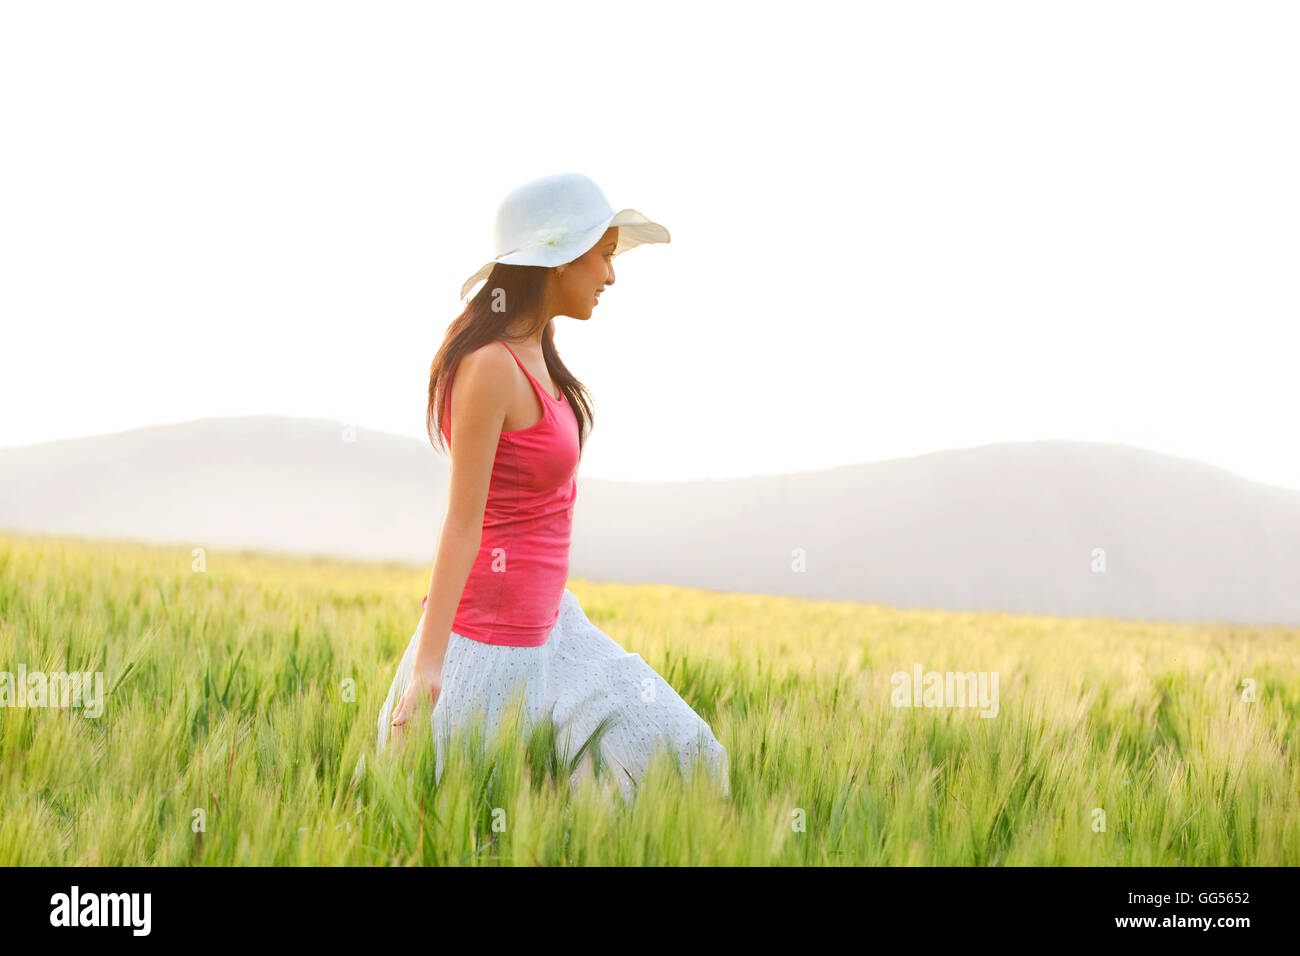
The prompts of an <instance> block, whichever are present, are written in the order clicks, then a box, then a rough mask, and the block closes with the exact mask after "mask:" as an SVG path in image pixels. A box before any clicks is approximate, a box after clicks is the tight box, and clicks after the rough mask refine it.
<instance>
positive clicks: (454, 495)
mask: <svg viewBox="0 0 1300 956" xmlns="http://www.w3.org/2000/svg"><path fill="white" fill-rule="evenodd" d="M514 369H515V361H514V359H513V358H512V357H511V355H510V353H509V352H507V351H506V350H505V349H503V348H491V347H488V348H481V349H478V350H476V351H474V352H471V353H470V354H469V355H466V356H465V357H464V358H462V359H461V360H460V363H459V364H458V366H457V368H456V378H455V388H454V389H452V393H451V401H450V405H449V407H448V409H447V414H448V415H449V416H450V417H451V436H452V438H451V442H450V452H451V474H450V480H449V483H448V488H447V515H446V517H445V518H444V520H443V524H442V533H441V535H440V537H439V541H438V553H437V555H436V556H435V558H434V564H433V573H432V575H431V576H430V579H429V593H428V598H427V600H426V603H425V609H424V625H423V627H422V628H421V629H420V639H419V644H418V646H417V648H416V652H415V664H414V668H413V671H412V675H411V678H412V679H411V683H410V685H409V686H408V688H407V692H406V693H405V694H403V696H402V700H401V702H400V703H399V705H398V707H397V709H396V711H395V712H394V714H393V724H394V726H395V728H400V727H401V726H402V725H403V724H405V723H406V721H407V720H408V719H409V718H410V715H411V713H412V711H413V709H414V707H415V705H416V704H417V703H423V702H424V701H425V700H428V701H430V702H434V701H436V699H437V694H438V692H439V691H440V690H441V681H442V664H443V660H444V658H445V657H446V653H447V642H448V640H450V637H451V628H452V623H453V621H454V619H455V617H456V609H457V608H458V607H459V606H460V599H461V595H462V593H463V592H464V590H465V582H466V581H467V580H469V573H470V570H471V569H472V568H473V567H474V561H475V559H476V558H477V557H478V552H479V547H480V546H481V544H482V541H483V513H484V510H485V509H486V507H487V497H488V487H489V485H490V484H491V481H492V468H493V465H494V464H495V462H496V452H497V443H498V442H499V441H500V438H501V429H502V427H503V425H504V424H505V417H506V411H507V409H508V408H509V406H510V400H511V394H512V392H513V387H512V386H513V382H514Z"/></svg>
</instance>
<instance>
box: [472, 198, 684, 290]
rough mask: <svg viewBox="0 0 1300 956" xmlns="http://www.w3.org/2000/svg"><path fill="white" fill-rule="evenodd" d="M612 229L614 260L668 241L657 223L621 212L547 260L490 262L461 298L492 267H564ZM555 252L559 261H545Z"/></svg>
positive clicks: (534, 254) (526, 254)
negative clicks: (615, 233) (615, 232)
mask: <svg viewBox="0 0 1300 956" xmlns="http://www.w3.org/2000/svg"><path fill="white" fill-rule="evenodd" d="M613 228H617V229H618V245H617V246H616V247H615V248H614V255H616V256H618V255H622V254H623V253H624V252H627V250H629V249H633V248H635V247H636V246H639V245H643V244H645V243H648V242H669V241H671V240H670V237H669V235H668V230H667V229H665V228H664V227H663V226H661V225H660V224H659V223H657V222H654V221H653V220H651V219H649V218H647V217H646V216H644V215H642V214H641V213H639V212H637V211H636V210H635V209H620V210H619V211H618V212H616V213H614V215H612V216H610V217H609V218H608V219H606V220H605V221H604V222H601V223H598V224H597V225H595V226H593V227H592V228H590V229H588V230H587V231H586V232H585V233H583V234H582V236H581V237H575V239H574V241H573V242H572V243H566V244H565V247H564V249H563V250H562V251H560V250H555V251H551V250H547V252H551V253H552V254H551V255H550V256H548V255H547V254H546V253H545V252H543V253H541V254H539V252H538V250H532V249H524V250H520V251H519V252H515V253H511V254H509V255H505V256H502V257H500V258H499V259H489V260H488V261H487V262H485V263H484V264H483V266H482V267H481V268H480V269H479V270H478V271H477V272H475V273H474V274H473V275H472V276H470V277H469V278H468V279H466V280H465V283H464V284H463V285H462V286H461V287H460V297H461V298H462V299H464V298H465V297H466V296H467V295H469V291H470V290H471V289H472V288H474V286H475V285H476V284H478V283H479V282H482V281H483V280H484V279H486V278H487V277H488V276H489V275H490V274H491V273H492V267H493V266H495V265H496V264H497V263H498V262H501V263H505V264H506V265H531V266H540V267H543V268H552V267H554V266H559V265H564V264H565V263H567V262H572V261H573V260H574V259H577V258H578V257H579V256H581V255H585V254H586V253H587V252H588V251H589V250H590V249H591V247H592V246H594V245H595V244H596V243H597V242H599V241H600V237H601V236H603V235H604V234H605V233H606V232H607V231H609V230H610V229H613ZM556 252H558V253H559V256H558V261H547V260H548V259H549V258H554V257H555V253H556ZM525 260H526V261H525Z"/></svg>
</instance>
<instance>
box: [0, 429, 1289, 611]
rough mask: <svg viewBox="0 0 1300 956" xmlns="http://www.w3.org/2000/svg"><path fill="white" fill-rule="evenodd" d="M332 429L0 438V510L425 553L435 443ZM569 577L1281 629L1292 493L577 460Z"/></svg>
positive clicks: (225, 539) (929, 462) (1023, 449)
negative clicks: (675, 475) (634, 470)
mask: <svg viewBox="0 0 1300 956" xmlns="http://www.w3.org/2000/svg"><path fill="white" fill-rule="evenodd" d="M347 437H348V436H347V434H346V433H345V431H344V426H343V425H342V424H340V423H338V422H334V421H326V420H316V419H296V418H282V417H276V416H252V417H246V418H219V419H201V420H198V421H192V422H185V423H181V424H175V425H158V426H152V427H149V428H140V429H135V430H132V431H127V432H121V433H117V434H111V435H100V436H95V437H91V438H77V439H69V440H64V441H56V442H48V443H45V444H40V445H29V446H25V447H19V448H8V449H0V528H5V529H11V530H17V531H31V532H43V533H53V534H68V535H77V536H85V537H114V538H134V539H141V540H152V541H166V542H176V543H183V544H190V545H193V546H206V547H247V548H256V549H265V550H270V551H280V552H289V553H313V554H322V555H336V556H343V557H353V558H363V559H372V560H373V559H385V560H399V561H412V562H418V563H422V564H430V563H431V562H432V560H433V555H434V553H435V551H436V548H437V536H438V531H439V528H440V526H441V519H442V513H443V510H444V508H445V505H446V496H447V469H446V459H445V458H444V457H443V456H441V455H440V454H438V453H437V452H435V451H434V450H433V449H432V448H431V447H430V446H429V445H428V444H427V443H424V442H420V441H418V440H415V439H411V438H405V437H400V436H396V435H389V434H386V433H383V432H377V431H373V430H371V429H365V428H359V429H357V430H356V432H355V435H354V436H352V437H353V438H354V440H351V441H349V440H345V439H346V438H347ZM1095 549H1103V550H1104V561H1105V571H1104V573H1098V572H1096V571H1094V570H1093V567H1094V562H1095V557H1094V551H1095ZM798 567H802V568H803V570H796V568H798ZM571 574H572V575H573V576H574V577H583V578H588V579H591V580H612V581H626V582H657V583H663V584H678V585H686V586H690V587H698V588H708V589H714V590H726V591H744V592H752V593H766V594H791V595H800V596H805V597H817V598H834V599H841V600H853V601H866V602H873V603H881V604H889V605H894V606H900V607H921V608H948V609H953V610H985V609H996V610H1004V611H1009V612H1026V613H1036V614H1054V615H1063V616H1082V617H1090V616H1108V617H1121V618H1140V619H1163V620H1174V621H1177V620H1182V621H1193V620H1201V621H1224V622H1229V623H1236V624H1256V625H1262V624H1293V625H1295V624H1300V491H1291V490H1288V489H1283V488H1276V487H1272V486H1268V485H1262V484H1258V483H1256V482H1252V481H1248V480H1246V479H1244V478H1241V477H1239V476H1237V475H1234V474H1231V473H1230V472H1227V471H1223V470H1222V469H1219V468H1215V467H1212V466H1209V465H1206V464H1203V463H1200V462H1196V461H1191V460H1188V459H1183V458H1176V457H1172V456H1169V455H1163V454H1157V453H1155V452H1151V451H1146V450H1143V449H1140V448H1134V447H1130V446H1125V445H1111V444H1098V443H1089V442H1069V441H1040V442H1023V443H1011V444H995V445H984V446H980V447H977V448H966V449H959V450H954V451H940V452H934V453H932V454H927V455H920V456H917V457H914V458H905V459H899V460H895V461H885V462H878V463H873V464H862V465H847V466H844V467H840V468H833V469H829V470H825V471H813V472H799V473H795V474H788V475H779V476H771V477H758V478H746V479H736V480H724V481H685V482H620V481H602V480H598V479H584V478H582V477H579V479H578V506H577V510H576V512H575V517H574V537H573V550H572V565H571Z"/></svg>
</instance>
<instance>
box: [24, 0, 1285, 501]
mask: <svg viewBox="0 0 1300 956" xmlns="http://www.w3.org/2000/svg"><path fill="white" fill-rule="evenodd" d="M1297 40H1300V10H1298V9H1296V8H1294V7H1291V6H1288V5H1286V4H1282V3H1259V4H1251V5H1248V6H1240V5H1237V6H1234V5H1231V4H1228V3H1226V2H1225V3H1191V4H1189V3H1164V2H1161V3H1156V2H1151V3H1137V4H1133V3H1116V2H1098V3H1094V4H1089V5H1086V6H1077V7H1075V6H1069V7H1067V6H1064V5H1047V4H1036V3H1030V2H1015V3H1011V2H997V3H985V4H979V5H969V4H966V5H963V4H959V3H916V4H907V5H901V6H895V5H879V4H866V5H848V4H830V3H817V2H814V3H809V4H803V5H801V6H800V7H799V8H798V10H797V15H794V14H793V12H792V11H791V9H790V8H788V7H786V8H777V7H771V8H764V7H762V6H758V7H755V6H753V5H747V6H745V7H743V8H742V7H734V8H733V7H724V6H722V5H699V4H683V3H671V2H669V3H664V4H662V5H659V6H657V7H656V9H655V13H654V15H653V16H649V15H647V13H646V10H645V8H624V7H611V6H610V5H608V4H596V3H564V4H559V5H550V6H546V7H539V6H538V5H536V4H524V3H517V2H510V3H501V4H495V5H493V6H492V7H491V8H489V9H486V10H478V9H473V8H469V7H464V8H446V7H441V6H435V5H422V4H415V3H393V4H384V5H382V6H375V5H369V4H362V3H359V2H357V3H329V4H320V3H316V4H308V3H297V2H281V3H270V4H267V3H249V2H244V0H232V2H228V3H225V4H222V5H220V6H219V7H200V6H196V5H181V4H168V3H160V2H150V3H144V2H123V3H117V4H112V5H96V4H93V3H61V4H39V3H11V4H6V5H4V6H3V8H0V128H3V129H4V130H5V133H6V139H7V147H8V148H6V149H5V150H0V329H2V331H0V342H2V343H3V348H2V349H0V402H2V403H3V406H4V408H5V409H6V411H7V413H8V414H6V415H4V416H3V417H0V446H5V447H9V446H18V445H27V444H33V443H38V442H46V441H53V440H57V439H61V438H72V437H81V436H88V435H95V434H103V433H108V432H118V431H125V430H129V429H132V428H137V427H141V426H145V425H151V424H165V423H172V422H181V421H189V420H193V419H199V418H208V417H223V416H232V415H253V414H270V415H286V416H293V417H307V418H326V419H336V420H338V421H340V422H353V423H355V424H357V425H359V426H361V427H363V428H375V429H379V430H382V431H386V432H392V433H396V434H402V435H409V436H410V437H413V438H417V439H421V440H427V439H426V437H425V431H424V414H425V401H426V392H427V386H428V367H429V362H430V360H431V359H432V357H433V354H434V352H435V351H436V349H437V347H438V344H439V343H440V342H441V340H442V336H443V333H444V331H445V329H446V327H447V325H448V324H449V323H450V322H451V321H452V320H453V319H454V318H455V317H456V316H457V315H458V314H459V312H460V311H461V308H462V303H461V302H460V300H459V298H458V292H459V287H460V284H461V282H462V281H463V280H464V279H465V278H466V277H467V276H469V275H470V274H471V273H472V272H474V270H475V269H477V268H478V267H479V266H480V265H481V264H482V263H483V262H484V261H486V260H487V259H489V258H490V257H491V256H492V254H493V252H494V250H493V249H492V247H491V246H492V228H491V226H492V216H493V214H494V212H495V208H496V204H497V202H498V201H499V200H500V198H501V197H502V196H503V195H504V194H505V193H506V192H508V191H509V190H510V189H511V188H513V187H515V186H517V185H519V184H520V183H522V182H524V181H526V180H529V179H532V178H535V177H537V176H541V175H545V174H548V173H552V172H561V171H569V170H575V171H580V172H584V173H587V174H588V175H590V176H591V177H592V178H593V179H595V180H596V182H597V183H598V184H600V186H601V187H602V188H603V190H604V191H605V193H606V195H607V196H608V198H609V200H610V202H611V203H612V204H613V206H614V208H616V209H619V208H623V207H626V206H630V207H633V208H635V209H638V210H640V211H641V212H643V213H645V214H646V215H647V216H649V217H650V218H651V219H653V220H655V221H657V222H660V223H663V224H664V225H665V226H666V227H667V228H668V229H669V231H670V233H671V234H672V241H671V243H669V244H667V245H645V246H641V247H638V248H635V249H633V250H631V251H629V252H628V253H626V254H624V255H622V256H619V257H618V258H617V259H615V260H614V267H615V270H616V273H617V282H616V283H615V285H614V286H613V287H611V288H610V289H609V290H608V291H607V292H606V293H605V294H604V295H602V296H601V302H600V305H599V306H598V307H597V308H596V310H595V312H594V313H593V315H592V318H591V319H590V321H589V322H580V321H578V320H575V319H571V318H567V317H560V318H557V319H556V320H555V322H556V340H557V343H558V345H559V348H560V350H561V353H562V355H563V357H564V359H565V362H566V363H567V364H568V366H569V367H570V369H572V370H573V371H574V373H575V374H576V375H577V376H578V378H579V379H580V380H582V381H583V382H584V383H585V384H586V385H587V386H588V387H589V388H590V389H591V391H592V393H593V396H594V400H595V407H596V419H595V429H594V431H593V433H592V435H591V439H590V443H589V445H588V447H587V450H586V451H585V453H584V457H583V464H582V471H581V474H582V475H583V476H584V477H592V478H610V479H621V480H644V481H663V480H674V479H691V478H699V479H705V478H713V479H721V478H730V477H742V476H749V475H769V474H779V473H786V472H796V471H812V470H819V469H823V468H832V467H837V466H840V465H848V464H858V463H863V462H870V461H883V460H887V459H895V458H902V457H910V456H913V455H919V454H925V453H928V452H932V451H939V450H943V449H951V448H966V447H973V446H978V445H985V444H991V443H996V442H1018V441H1035V440H1043V439H1062V440H1077V441H1100V442H1113V443H1119V444H1127V445H1135V446H1138V447H1142V448H1148V449H1151V450H1153V451H1158V452H1163V453H1167V454H1173V455H1178V456H1180V457H1185V458H1192V459H1196V460H1199V461H1204V462H1206V463H1209V464H1212V465H1216V466H1218V467H1221V468H1225V469H1227V470H1229V471H1232V472H1234V473H1236V474H1239V475H1241V476H1243V477H1246V478H1250V479H1253V480H1256V481H1261V482H1264V483H1266V484H1270V485H1277V486H1282V487H1288V488H1300V450H1298V449H1297V444H1296V441H1295V438H1294V435H1295V433H1296V424H1295V419H1296V411H1297V408H1300V400H1298V398H1297V389H1296V378H1297V376H1296V372H1295V365H1296V354H1297V347H1296V346H1297V344H1298V343H1297V335H1296V332H1295V326H1296V323H1297V320H1298V319H1300V283H1297V282H1296V281H1295V279H1296V271H1297V262H1300V258H1298V256H1300V236H1297V234H1296V231H1295V228H1294V224H1295V223H1296V222H1297V221H1300V181H1298V177H1296V176H1295V173H1294V170H1295V169H1297V168H1300V128H1298V127H1297V124H1295V123H1294V122H1291V121H1290V118H1291V117H1294V116H1295V115H1297V107H1298V106H1300V102H1297V101H1298V100H1300V59H1298V58H1296V57H1295V56H1294V52H1293V51H1294V49H1295V48H1296V45H1297Z"/></svg>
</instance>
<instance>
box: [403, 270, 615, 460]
mask: <svg viewBox="0 0 1300 956" xmlns="http://www.w3.org/2000/svg"><path fill="white" fill-rule="evenodd" d="M552 271H554V270H553V269H551V268H547V267H544V266H513V265H507V264H505V263H501V262H498V263H497V264H496V265H494V266H493V267H492V272H491V273H489V274H488V277H487V281H486V282H484V283H483V286H482V287H481V288H480V289H479V290H478V292H477V293H476V294H475V296H474V298H472V299H470V300H469V302H468V304H466V306H465V311H464V312H462V313H461V314H460V315H458V316H457V317H456V320H455V321H454V322H452V323H451V325H450V326H448V327H447V334H446V335H445V336H443V339H442V345H441V346H439V348H438V353H437V354H436V355H435V356H434V357H433V364H432V365H430V366H429V407H428V411H427V412H426V414H425V424H426V427H427V429H428V432H429V441H430V442H432V443H433V446H434V447H435V448H440V449H445V447H446V446H445V444H444V443H443V434H442V418H443V414H444V412H445V409H444V406H445V404H446V395H447V386H448V385H449V384H450V382H451V376H452V374H453V372H454V371H455V369H456V365H457V363H458V362H459V361H460V360H461V359H462V358H464V357H465V356H466V355H468V354H469V353H470V352H473V351H474V350H475V349H478V348H481V347H483V346H484V345H487V344H488V343H489V342H492V341H494V340H495V339H499V338H503V337H505V333H506V329H507V328H508V327H509V326H510V324H511V323H512V322H513V321H514V320H515V319H516V318H517V317H518V316H520V315H546V314H547V312H546V305H547V302H546V296H547V289H548V288H549V279H550V273H551V272H552ZM516 331H518V330H516ZM535 331H536V326H534V327H533V328H532V329H530V330H529V334H532V333H533V332H535ZM542 356H543V357H544V358H545V359H546V370H547V372H549V373H550V376H551V380H552V381H553V382H555V384H556V385H558V386H559V387H560V393H561V394H562V395H563V396H564V397H565V398H567V399H568V400H569V405H570V406H572V408H573V412H574V414H575V415H576V416H577V418H578V451H579V454H581V452H582V446H583V444H585V442H586V440H587V435H588V433H589V432H590V431H591V425H592V422H593V420H594V418H595V412H594V411H593V410H592V405H591V393H590V392H588V391H587V387H586V386H585V385H583V384H582V383H581V382H579V381H578V380H577V378H575V377H574V375H573V373H572V372H570V371H569V370H568V368H567V367H566V366H565V364H564V363H563V362H562V361H560V353H559V352H557V351H556V349H555V325H554V320H552V319H549V318H548V319H546V327H545V328H544V329H543V330H542Z"/></svg>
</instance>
